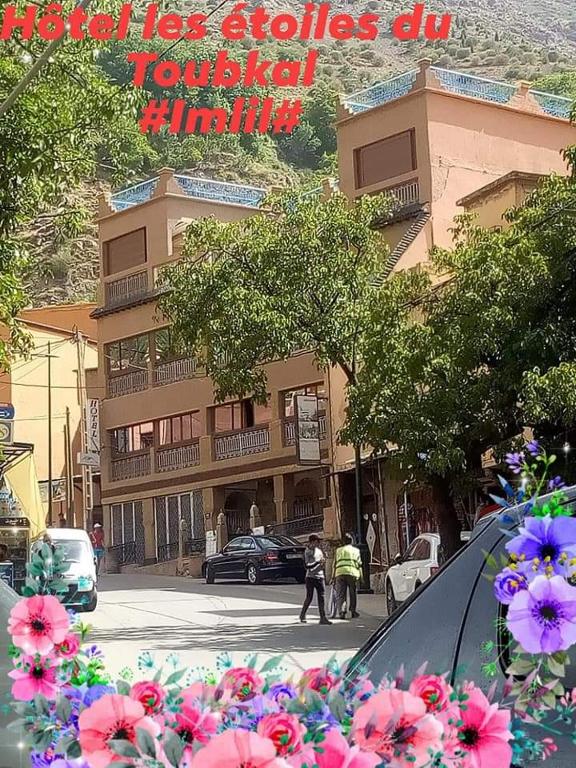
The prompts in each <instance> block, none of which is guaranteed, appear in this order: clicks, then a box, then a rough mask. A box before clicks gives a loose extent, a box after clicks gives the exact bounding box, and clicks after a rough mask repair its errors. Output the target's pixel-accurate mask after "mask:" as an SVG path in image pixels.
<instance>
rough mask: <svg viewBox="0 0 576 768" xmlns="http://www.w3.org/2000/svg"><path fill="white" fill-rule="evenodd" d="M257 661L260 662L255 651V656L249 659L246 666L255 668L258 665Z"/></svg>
mask: <svg viewBox="0 0 576 768" xmlns="http://www.w3.org/2000/svg"><path fill="white" fill-rule="evenodd" d="M257 663H258V654H256V653H255V654H254V656H251V657H250V659H249V660H248V663H247V664H246V666H247V667H248V668H249V669H254V668H255V667H256V664H257Z"/></svg>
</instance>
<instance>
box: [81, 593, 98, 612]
mask: <svg viewBox="0 0 576 768" xmlns="http://www.w3.org/2000/svg"><path fill="white" fill-rule="evenodd" d="M97 605H98V592H96V590H94V592H92V593H91V595H90V600H89V601H88V602H87V603H86V604H85V605H84V606H83V610H84V611H86V613H92V612H93V611H95V610H96V606H97Z"/></svg>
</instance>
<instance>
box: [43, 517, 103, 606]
mask: <svg viewBox="0 0 576 768" xmlns="http://www.w3.org/2000/svg"><path fill="white" fill-rule="evenodd" d="M46 534H48V536H49V537H50V539H51V541H52V543H53V544H54V545H55V546H56V547H58V548H59V549H61V551H62V553H63V555H64V562H65V563H66V565H67V570H66V572H65V573H64V574H62V577H61V578H62V579H63V583H64V584H65V585H66V586H67V587H68V592H67V593H66V594H65V595H64V598H63V602H64V603H65V604H66V605H69V606H70V607H73V608H75V609H76V610H80V611H88V612H92V611H94V610H95V609H96V605H97V603H98V591H97V589H96V582H97V577H96V557H95V555H94V550H93V549H92V543H91V541H90V537H89V536H88V534H87V533H86V531H83V530H81V529H76V528H47V529H46V530H45V531H44V532H43V533H42V534H41V535H40V536H39V537H38V538H36V539H35V540H34V542H33V544H32V548H31V550H32V551H35V550H36V549H37V548H38V547H40V546H41V545H42V543H43V542H44V537H45V536H46Z"/></svg>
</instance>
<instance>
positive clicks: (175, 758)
mask: <svg viewBox="0 0 576 768" xmlns="http://www.w3.org/2000/svg"><path fill="white" fill-rule="evenodd" d="M166 734H167V738H166V740H165V741H164V743H163V748H164V754H165V755H166V757H167V759H168V761H169V763H170V765H172V766H173V768H178V766H179V765H180V760H181V759H182V755H183V754H184V744H183V743H182V740H181V739H180V737H179V736H178V734H177V733H174V731H168V730H167V731H166Z"/></svg>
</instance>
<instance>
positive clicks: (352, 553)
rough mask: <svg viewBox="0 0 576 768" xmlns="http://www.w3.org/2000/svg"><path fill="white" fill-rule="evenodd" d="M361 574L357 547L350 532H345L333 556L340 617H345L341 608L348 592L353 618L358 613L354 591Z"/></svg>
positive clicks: (360, 562) (344, 612)
mask: <svg viewBox="0 0 576 768" xmlns="http://www.w3.org/2000/svg"><path fill="white" fill-rule="evenodd" d="M361 576H362V557H361V555H360V550H359V549H358V547H355V546H354V538H353V536H352V534H350V533H346V534H345V535H344V541H343V543H342V546H341V547H338V549H337V550H336V557H335V558H334V577H335V579H336V591H337V594H338V613H339V615H340V618H341V619H345V618H346V610H345V609H344V610H343V607H344V602H345V600H346V593H348V607H349V608H350V613H351V614H352V618H353V619H357V618H358V616H359V615H360V614H359V613H358V612H357V610H356V592H357V589H358V582H359V581H360V578H361Z"/></svg>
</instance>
